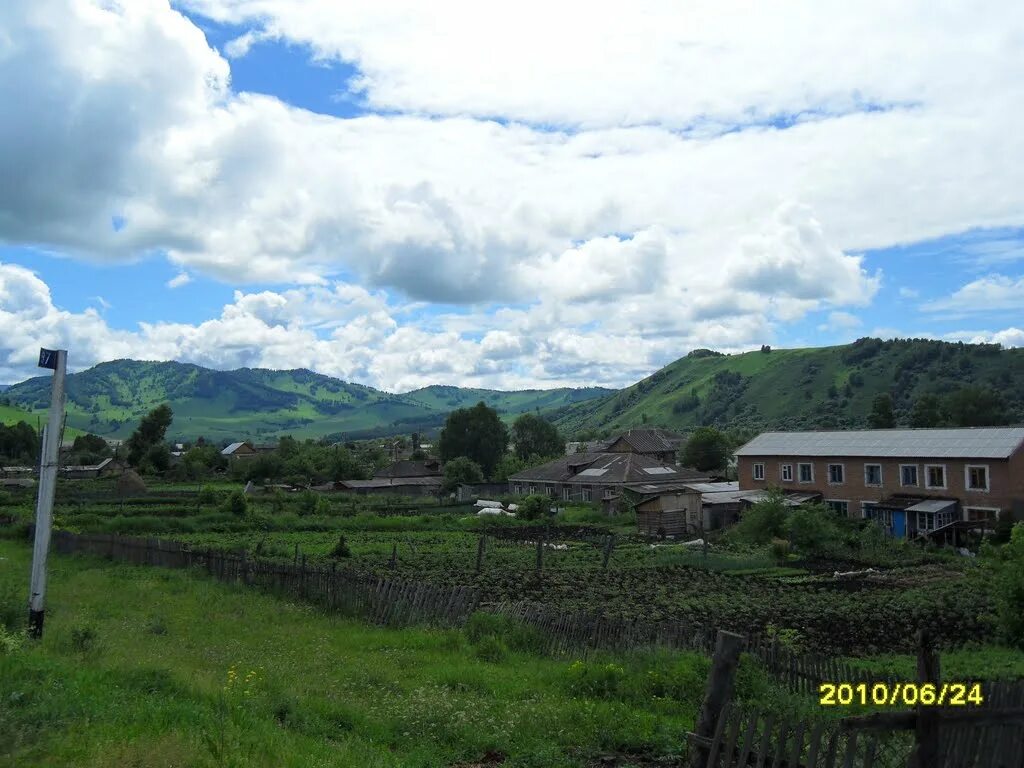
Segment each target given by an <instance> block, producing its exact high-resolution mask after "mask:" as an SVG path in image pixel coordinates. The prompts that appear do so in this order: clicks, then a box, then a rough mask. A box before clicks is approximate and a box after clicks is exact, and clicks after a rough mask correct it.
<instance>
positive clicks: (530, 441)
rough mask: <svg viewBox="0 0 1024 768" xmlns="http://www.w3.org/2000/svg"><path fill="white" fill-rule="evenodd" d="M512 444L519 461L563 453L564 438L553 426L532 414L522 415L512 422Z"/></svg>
mask: <svg viewBox="0 0 1024 768" xmlns="http://www.w3.org/2000/svg"><path fill="white" fill-rule="evenodd" d="M512 442H513V443H515V450H516V456H518V457H519V458H520V459H527V458H529V457H530V456H533V455H536V456H561V455H562V454H564V453H565V438H564V437H562V435H561V434H559V432H558V429H557V428H556V427H555V425H554V424H552V423H551V422H550V421H547V420H546V419H543V418H541V417H540V416H535V415H534V414H532V413H524V414H523V415H522V416H520V417H519V418H518V419H516V420H515V421H514V422H512Z"/></svg>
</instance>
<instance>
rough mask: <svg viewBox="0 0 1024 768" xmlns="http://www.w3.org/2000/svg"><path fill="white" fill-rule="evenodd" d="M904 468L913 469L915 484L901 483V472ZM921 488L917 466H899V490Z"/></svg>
mask: <svg viewBox="0 0 1024 768" xmlns="http://www.w3.org/2000/svg"><path fill="white" fill-rule="evenodd" d="M905 467H913V468H914V479H915V480H916V481H917V482H916V483H913V484H911V483H904V482H903V470H904V468H905ZM920 487H921V468H920V467H919V466H918V465H917V464H900V488H920Z"/></svg>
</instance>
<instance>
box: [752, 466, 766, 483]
mask: <svg viewBox="0 0 1024 768" xmlns="http://www.w3.org/2000/svg"><path fill="white" fill-rule="evenodd" d="M754 479H755V480H764V464H761V463H757V464H755V465H754Z"/></svg>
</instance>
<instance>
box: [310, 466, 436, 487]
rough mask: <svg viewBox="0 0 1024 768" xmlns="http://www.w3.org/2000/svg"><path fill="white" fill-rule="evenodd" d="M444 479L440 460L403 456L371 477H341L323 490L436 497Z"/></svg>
mask: <svg viewBox="0 0 1024 768" xmlns="http://www.w3.org/2000/svg"><path fill="white" fill-rule="evenodd" d="M443 479H444V477H443V473H442V471H441V463H440V462H439V461H437V460H436V459H426V460H421V461H416V460H412V459H401V460H399V461H396V462H393V463H392V464H389V465H388V466H386V467H384V468H383V469H379V470H377V472H376V473H374V475H373V478H372V479H370V480H339V481H338V482H336V483H332V484H329V485H330V487H329V488H327V487H321V490H336V491H347V492H349V493H362V494H367V493H390V494H395V495H398V496H436V495H437V494H439V493H440V492H441V482H442V480H443Z"/></svg>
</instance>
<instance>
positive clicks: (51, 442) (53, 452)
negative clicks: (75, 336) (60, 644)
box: [28, 349, 68, 639]
mask: <svg viewBox="0 0 1024 768" xmlns="http://www.w3.org/2000/svg"><path fill="white" fill-rule="evenodd" d="M67 365H68V353H67V350H66V349H40V350H39V367H40V368H49V369H51V370H52V371H53V391H52V392H51V395H50V413H49V418H48V419H47V422H46V428H45V430H44V431H43V450H42V457H41V458H40V460H39V498H38V501H37V502H36V535H35V544H34V546H33V549H32V585H31V588H30V590H29V603H28V631H29V635H30V636H32V637H34V638H37V639H38V638H41V637H42V636H43V611H44V610H45V608H44V600H45V597H46V556H47V554H48V553H49V551H50V530H51V529H52V528H53V497H54V495H55V493H56V490H57V464H58V463H59V462H60V441H61V435H62V433H63V430H62V429H61V425H62V424H63V421H64V379H65V377H66V375H67Z"/></svg>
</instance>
